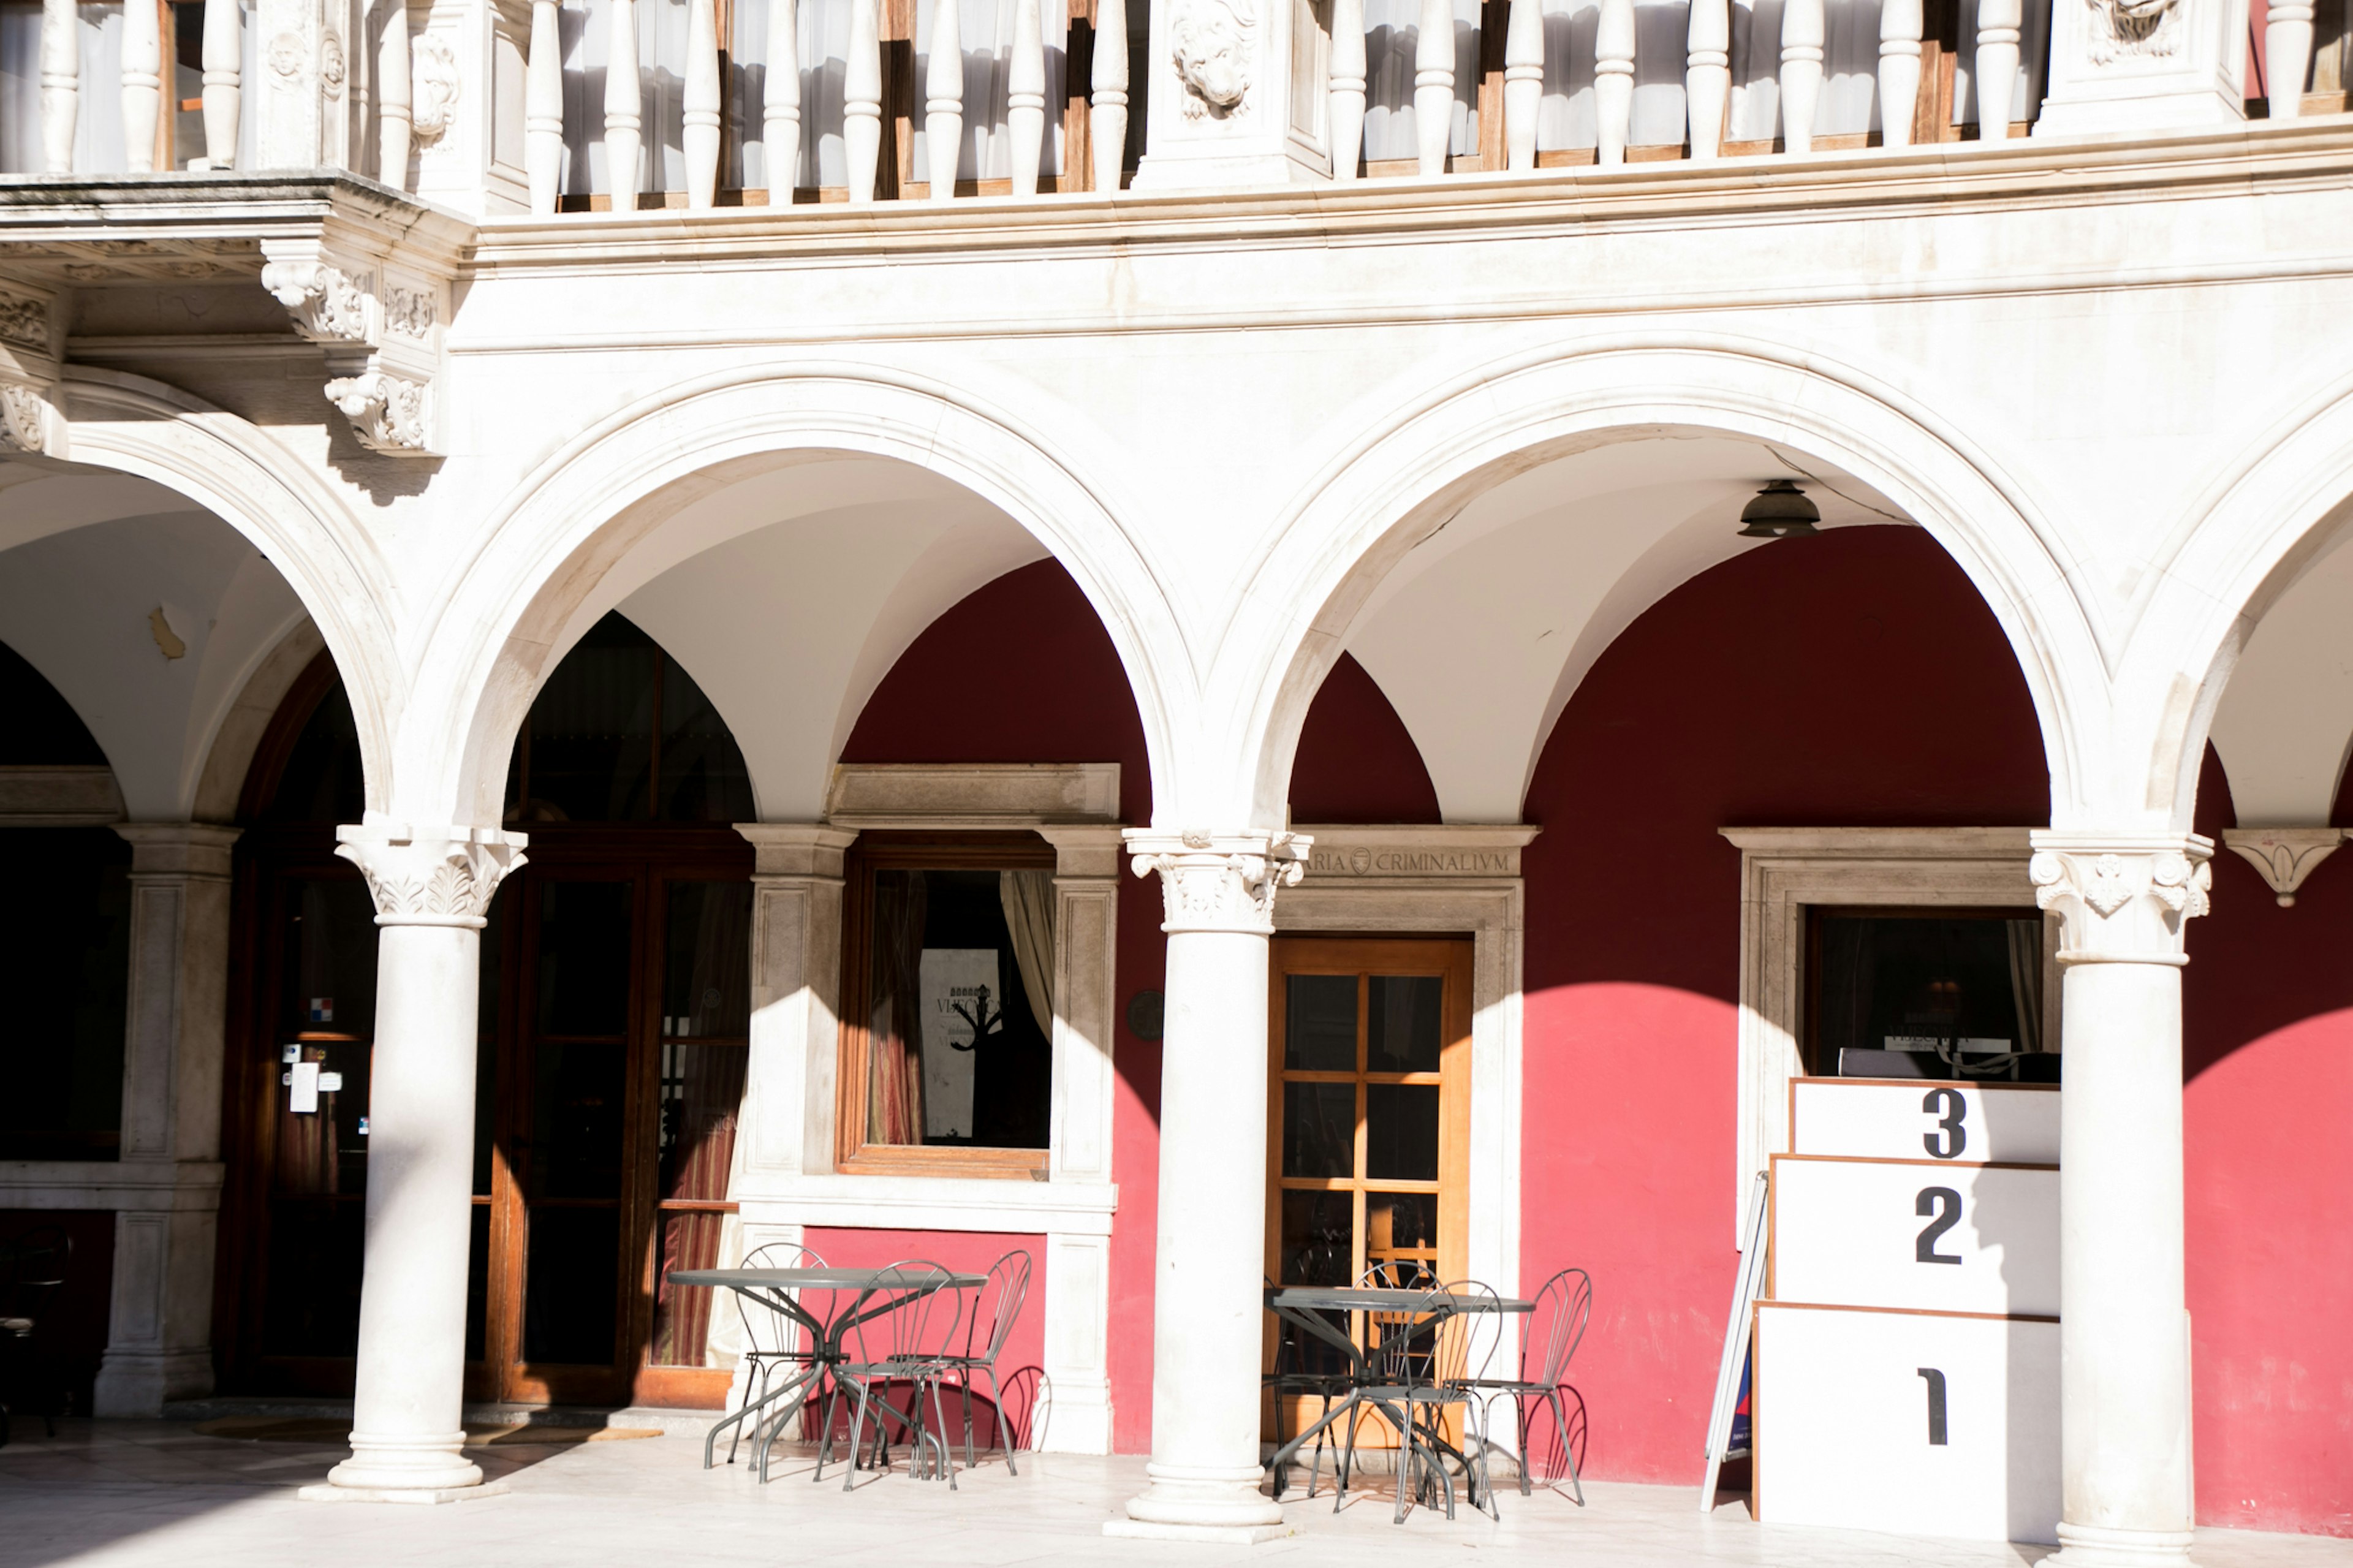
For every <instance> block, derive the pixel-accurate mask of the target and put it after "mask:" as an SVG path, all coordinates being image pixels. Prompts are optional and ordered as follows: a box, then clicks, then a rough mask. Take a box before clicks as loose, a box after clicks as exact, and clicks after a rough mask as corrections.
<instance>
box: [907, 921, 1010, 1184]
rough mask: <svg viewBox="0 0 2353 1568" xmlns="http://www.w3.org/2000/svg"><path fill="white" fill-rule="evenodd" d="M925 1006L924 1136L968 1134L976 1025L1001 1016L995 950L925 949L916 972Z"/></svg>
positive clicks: (957, 1136) (988, 1029) (966, 948)
mask: <svg viewBox="0 0 2353 1568" xmlns="http://www.w3.org/2000/svg"><path fill="white" fill-rule="evenodd" d="M918 977H919V979H920V980H921V982H922V984H923V1136H924V1137H926V1138H969V1137H971V1136H972V1079H973V1055H974V1053H973V1048H972V1047H973V1041H974V1038H975V1036H976V1026H978V1027H986V1028H987V1032H988V1033H991V1034H994V1033H995V1032H996V1030H995V1029H994V1028H993V1027H987V1026H990V1025H991V1024H992V1023H993V1021H994V1020H996V1019H997V1018H999V1017H1001V1016H1003V1015H1004V1010H1005V998H1004V997H1002V996H1000V995H998V994H997V991H998V985H997V950H996V949H995V948H993V947H927V948H925V949H923V968H922V970H921V971H920V973H919V976H918Z"/></svg>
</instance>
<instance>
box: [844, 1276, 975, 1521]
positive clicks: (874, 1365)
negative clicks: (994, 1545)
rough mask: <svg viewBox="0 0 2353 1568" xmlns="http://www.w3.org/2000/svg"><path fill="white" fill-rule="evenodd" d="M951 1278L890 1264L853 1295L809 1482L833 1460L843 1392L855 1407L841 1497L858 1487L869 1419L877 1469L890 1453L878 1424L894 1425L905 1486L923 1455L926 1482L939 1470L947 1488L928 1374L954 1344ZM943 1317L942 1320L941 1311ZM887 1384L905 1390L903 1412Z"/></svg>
mask: <svg viewBox="0 0 2353 1568" xmlns="http://www.w3.org/2000/svg"><path fill="white" fill-rule="evenodd" d="M954 1279H955V1276H954V1275H952V1274H950V1273H949V1272H948V1271H947V1270H946V1269H945V1268H942V1267H941V1266H940V1265H938V1264H936V1263H932V1262H928V1261H926V1260H923V1259H921V1258H909V1259H907V1260H905V1261H903V1262H900V1263H894V1264H892V1265H891V1267H890V1268H887V1269H884V1270H882V1271H881V1274H880V1275H879V1276H878V1277H877V1278H876V1279H875V1281H874V1282H873V1283H872V1284H871V1285H869V1286H868V1287H867V1288H866V1289H863V1290H861V1291H860V1292H859V1294H858V1299H857V1300H856V1301H855V1302H853V1303H852V1304H851V1306H850V1309H849V1315H848V1316H847V1317H846V1318H845V1319H843V1320H842V1321H843V1327H844V1335H845V1338H844V1343H843V1349H844V1352H845V1353H844V1356H843V1359H842V1360H841V1361H840V1362H839V1363H837V1364H836V1365H835V1367H834V1369H833V1387H832V1389H831V1390H830V1391H829V1392H828V1394H827V1395H826V1401H825V1425H824V1432H823V1434H822V1436H820V1438H819V1440H818V1453H817V1473H816V1474H815V1475H814V1476H812V1477H811V1478H810V1479H813V1480H818V1479H824V1476H825V1461H826V1459H827V1458H828V1457H829V1456H830V1455H831V1454H832V1452H833V1418H834V1412H835V1411H836V1410H837V1409H838V1408H839V1405H840V1403H841V1395H842V1393H843V1391H844V1390H845V1389H847V1390H848V1391H849V1394H851V1395H853V1396H854V1397H855V1398H856V1400H857V1402H858V1403H857V1408H856V1410H855V1411H854V1413H853V1414H852V1415H851V1416H850V1422H849V1450H848V1458H849V1473H848V1474H846V1475H844V1476H843V1477H842V1478H841V1489H842V1490H844V1491H848V1490H849V1489H850V1487H851V1486H852V1485H853V1484H854V1483H855V1482H856V1481H857V1479H858V1468H859V1467H858V1460H859V1452H860V1448H861V1447H863V1443H864V1433H865V1430H866V1418H867V1416H868V1415H872V1416H873V1417H874V1458H875V1464H876V1466H877V1467H878V1468H883V1469H888V1468H890V1464H891V1447H890V1438H889V1435H888V1433H887V1432H886V1431H885V1429H884V1426H883V1423H884V1421H885V1420H886V1419H892V1420H896V1421H897V1422H898V1423H899V1425H900V1426H902V1427H903V1428H905V1430H906V1432H907V1437H908V1443H909V1446H910V1452H909V1457H908V1461H907V1475H908V1479H915V1477H916V1476H917V1475H918V1474H919V1473H920V1472H921V1471H922V1469H923V1468H924V1467H923V1462H922V1458H921V1457H922V1456H924V1455H928V1456H929V1457H930V1458H931V1461H932V1468H933V1471H934V1475H936V1474H937V1473H938V1471H939V1470H940V1469H941V1468H944V1469H945V1470H946V1473H947V1478H948V1487H949V1489H951V1490H953V1489H955V1459H954V1458H952V1457H951V1456H950V1454H949V1452H948V1445H947V1420H946V1417H945V1416H944V1415H943V1414H942V1412H941V1408H940V1387H939V1384H940V1380H939V1378H938V1377H937V1375H936V1374H935V1373H934V1371H933V1368H934V1367H935V1366H936V1365H937V1364H938V1363H939V1362H940V1359H941V1358H942V1357H943V1356H944V1354H945V1353H946V1350H947V1347H948V1346H949V1345H951V1344H953V1343H955V1331H956V1325H957V1323H958V1322H959V1321H960V1320H961V1316H962V1312H963V1300H962V1297H961V1292H959V1291H957V1290H955V1289H952V1288H951V1282H952V1281H953V1280H954ZM943 1307H944V1308H945V1311H946V1316H945V1319H944V1321H943V1320H942V1315H941V1309H942V1308H943ZM892 1384H906V1385H907V1387H908V1388H909V1390H910V1393H911V1397H910V1398H909V1400H908V1408H907V1409H906V1410H905V1411H903V1412H902V1411H901V1410H899V1409H897V1408H896V1407H894V1406H893V1405H892V1404H891V1401H890V1392H891V1388H892ZM927 1392H928V1393H929V1394H931V1398H932V1416H933V1419H934V1421H936V1422H937V1423H938V1426H939V1430H938V1431H937V1432H936V1433H934V1432H930V1431H926V1430H925V1429H924V1426H923V1395H924V1394H925V1393H927Z"/></svg>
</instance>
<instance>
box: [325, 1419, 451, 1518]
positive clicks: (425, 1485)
mask: <svg viewBox="0 0 2353 1568" xmlns="http://www.w3.org/2000/svg"><path fill="white" fill-rule="evenodd" d="M465 1445H466V1435H465V1433H463V1432H452V1433H450V1434H449V1435H448V1436H430V1437H408V1436H397V1437H396V1436H372V1435H370V1434H368V1433H365V1432H354V1433H353V1434H352V1457H351V1458H348V1459H345V1460H344V1461H343V1463H342V1464H340V1465H337V1466H336V1467H335V1468H333V1469H332V1470H330V1471H328V1472H327V1484H326V1485H325V1486H320V1487H305V1488H303V1489H302V1495H303V1496H304V1497H305V1498H308V1499H310V1500H311V1501H313V1502H325V1501H331V1500H332V1501H354V1502H454V1501H456V1500H458V1497H459V1495H460V1494H463V1495H465V1496H469V1497H479V1496H480V1495H481V1494H482V1493H484V1492H485V1491H487V1490H489V1489H488V1488H486V1487H484V1486H483V1484H482V1472H481V1469H480V1468H479V1467H478V1466H476V1465H475V1463H474V1461H473V1460H471V1459H470V1458H466V1456H465V1454H464V1452H463V1449H464V1447H465ZM363 1493H364V1494H365V1495H364V1496H360V1495H357V1494H363Z"/></svg>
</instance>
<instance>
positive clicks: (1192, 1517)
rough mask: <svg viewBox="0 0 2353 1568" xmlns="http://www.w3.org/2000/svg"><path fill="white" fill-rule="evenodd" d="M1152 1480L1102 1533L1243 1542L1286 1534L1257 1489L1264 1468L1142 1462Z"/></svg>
mask: <svg viewBox="0 0 2353 1568" xmlns="http://www.w3.org/2000/svg"><path fill="white" fill-rule="evenodd" d="M1144 1473H1145V1475H1147V1476H1149V1477H1150V1478H1151V1479H1152V1484H1151V1485H1150V1486H1149V1487H1147V1488H1145V1490H1144V1491H1143V1493H1142V1494H1141V1495H1139V1496H1136V1497H1133V1498H1130V1499H1129V1500H1128V1502H1127V1517H1126V1518H1125V1519H1115V1520H1113V1521H1110V1522H1109V1523H1107V1524H1105V1525H1104V1526H1103V1533H1104V1534H1105V1535H1112V1536H1122V1537H1128V1538H1133V1539H1142V1540H1151V1541H1208V1542H1228V1543H1229V1544H1230V1543H1237V1542H1239V1543H1241V1544H1248V1543H1250V1542H1258V1541H1271V1540H1273V1539H1274V1538H1275V1537H1276V1536H1279V1535H1288V1534H1290V1533H1291V1528H1290V1526H1288V1525H1286V1524H1285V1523H1283V1521H1282V1508H1281V1507H1279V1506H1278V1505H1277V1504H1276V1503H1275V1500H1273V1499H1272V1498H1270V1497H1266V1496H1263V1495H1261V1493H1260V1491H1259V1489H1258V1487H1259V1482H1260V1480H1261V1479H1263V1476H1264V1472H1263V1471H1261V1469H1260V1468H1258V1467H1257V1466H1255V1465H1252V1466H1250V1468H1247V1469H1243V1468H1233V1469H1226V1468H1218V1469H1208V1468H1201V1469H1195V1468H1182V1469H1179V1468H1174V1467H1169V1466H1162V1465H1146V1466H1145V1468H1144Z"/></svg>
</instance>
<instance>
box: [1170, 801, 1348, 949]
mask: <svg viewBox="0 0 2353 1568" xmlns="http://www.w3.org/2000/svg"><path fill="white" fill-rule="evenodd" d="M1126 839H1127V852H1128V856H1129V866H1130V868H1131V869H1133V870H1134V873H1135V874H1136V875H1137V876H1139V877H1143V876H1147V875H1150V874H1151V873H1153V872H1155V871H1156V872H1158V873H1159V874H1160V894H1161V899H1162V908H1163V910H1164V914H1165V919H1164V920H1163V921H1162V922H1161V926H1160V929H1161V930H1162V931H1168V932H1171V933H1175V932H1178V931H1238V932H1243V933H1247V934H1253V935H1259V936H1271V935H1272V934H1273V933H1274V894H1275V889H1277V888H1290V887H1296V886H1297V885H1298V883H1299V880H1300V879H1301V878H1302V877H1303V876H1304V875H1306V872H1307V856H1308V852H1309V850H1310V849H1312V848H1313V847H1314V840H1313V839H1311V838H1309V837H1306V836H1305V835H1303V834H1296V833H1212V832H1209V831H1208V830H1206V829H1201V828H1192V829H1187V831H1185V832H1183V833H1166V832H1161V831H1157V830H1153V829H1137V830H1134V831H1132V832H1130V833H1128V834H1127V835H1126Z"/></svg>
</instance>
